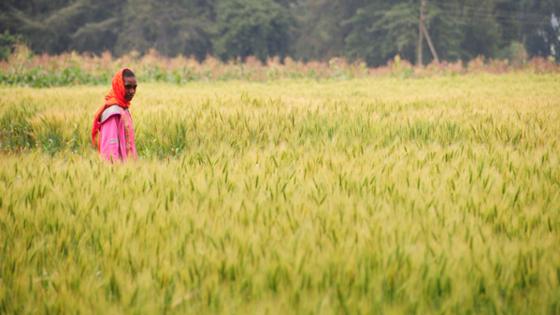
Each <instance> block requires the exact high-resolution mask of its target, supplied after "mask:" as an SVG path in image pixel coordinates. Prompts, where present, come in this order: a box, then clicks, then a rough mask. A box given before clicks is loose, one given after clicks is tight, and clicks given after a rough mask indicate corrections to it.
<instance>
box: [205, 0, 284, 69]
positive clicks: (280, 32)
mask: <svg viewBox="0 0 560 315" xmlns="http://www.w3.org/2000/svg"><path fill="white" fill-rule="evenodd" d="M291 23H292V21H291V17H290V14H289V12H288V10H287V9H286V8H285V7H283V6H282V5H280V4H278V3H276V2H274V1H272V0H222V1H220V2H218V5H217V8H216V27H217V33H216V37H215V41H214V50H215V52H216V54H217V55H218V56H219V57H220V58H222V59H224V60H228V59H232V58H241V59H245V58H246V57H248V56H256V57H257V58H259V59H260V60H261V61H265V60H266V59H267V58H268V57H271V56H279V57H280V58H282V59H283V58H284V57H285V56H286V54H287V52H288V49H289V38H290V37H289V29H290V25H291Z"/></svg>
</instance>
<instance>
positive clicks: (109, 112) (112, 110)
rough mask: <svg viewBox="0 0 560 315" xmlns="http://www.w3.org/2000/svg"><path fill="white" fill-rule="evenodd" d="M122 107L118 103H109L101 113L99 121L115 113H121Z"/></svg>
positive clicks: (103, 120)
mask: <svg viewBox="0 0 560 315" xmlns="http://www.w3.org/2000/svg"><path fill="white" fill-rule="evenodd" d="M122 111H123V109H122V108H121V107H120V106H119V105H111V106H109V107H107V108H106V109H105V110H104V111H103V113H101V119H100V121H101V123H103V122H105V121H106V120H107V119H109V118H111V117H113V116H115V115H119V116H120V115H121V114H122Z"/></svg>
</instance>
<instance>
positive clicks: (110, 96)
mask: <svg viewBox="0 0 560 315" xmlns="http://www.w3.org/2000/svg"><path fill="white" fill-rule="evenodd" d="M125 70H130V69H129V68H122V69H120V70H119V71H117V73H115V76H113V84H112V88H111V90H110V91H109V93H107V95H106V96H105V103H104V104H103V106H101V107H100V108H99V109H98V110H97V112H96V113H95V116H94V118H93V126H92V128H91V141H92V143H93V145H94V146H96V147H97V148H98V149H99V142H98V141H97V134H98V133H99V130H100V129H101V122H100V121H99V120H100V118H101V114H103V111H105V109H107V107H110V106H112V105H118V106H120V107H122V108H128V107H130V101H127V100H126V99H125V97H124V96H125V94H126V91H125V88H124V78H123V72H124V71H125ZM131 71H132V70H131Z"/></svg>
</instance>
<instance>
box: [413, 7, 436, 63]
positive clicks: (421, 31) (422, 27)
mask: <svg viewBox="0 0 560 315" xmlns="http://www.w3.org/2000/svg"><path fill="white" fill-rule="evenodd" d="M426 2H427V0H420V18H419V20H418V46H417V47H416V65H418V66H422V64H423V60H422V45H423V44H424V36H426V41H427V42H428V46H429V47H430V52H431V53H432V57H433V58H434V60H435V61H436V62H437V63H439V57H438V54H437V51H436V47H435V46H434V43H433V42H432V38H431V37H430V34H429V33H428V29H426V23H424V21H425V20H426V15H425V11H426Z"/></svg>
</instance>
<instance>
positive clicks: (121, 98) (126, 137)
mask: <svg viewBox="0 0 560 315" xmlns="http://www.w3.org/2000/svg"><path fill="white" fill-rule="evenodd" d="M136 86H137V83H136V77H135V75H134V73H133V72H132V70H130V69H128V68H123V69H121V70H119V71H118V72H117V73H116V74H115V76H114V77H113V86H112V89H111V91H109V93H108V94H107V96H105V104H103V106H101V108H99V110H98V111H97V113H96V114H95V118H94V119H93V127H92V130H91V140H92V142H93V145H94V146H96V147H97V149H98V151H99V152H100V153H101V156H102V157H103V158H104V159H106V160H108V161H125V160H127V159H129V158H133V159H136V158H137V153H136V145H135V144H134V125H133V123H132V116H131V115H130V112H129V111H128V108H129V107H130V101H131V100H132V98H133V97H134V94H135V93H136ZM98 134H99V137H98Z"/></svg>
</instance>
